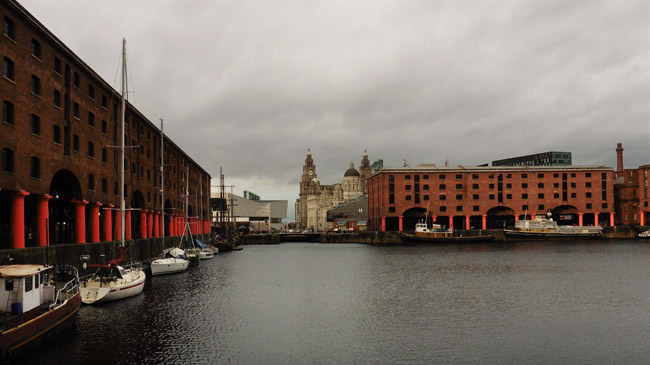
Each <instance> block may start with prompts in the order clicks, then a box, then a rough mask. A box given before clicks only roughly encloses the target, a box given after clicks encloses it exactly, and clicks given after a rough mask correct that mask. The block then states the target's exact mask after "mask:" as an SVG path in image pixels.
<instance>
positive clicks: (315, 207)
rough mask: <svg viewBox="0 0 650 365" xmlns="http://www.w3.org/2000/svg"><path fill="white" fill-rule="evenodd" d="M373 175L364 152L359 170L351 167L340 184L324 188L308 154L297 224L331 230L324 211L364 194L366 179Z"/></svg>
mask: <svg viewBox="0 0 650 365" xmlns="http://www.w3.org/2000/svg"><path fill="white" fill-rule="evenodd" d="M371 173H372V168H371V166H370V160H369V159H368V155H367V153H366V152H364V153H363V157H362V159H361V164H360V166H359V170H357V169H355V168H354V163H353V162H350V167H349V168H348V169H347V170H346V171H345V173H344V174H343V181H342V182H339V183H336V184H333V185H323V184H321V183H320V181H319V180H318V174H317V173H316V164H315V163H314V159H313V157H312V154H311V151H310V150H308V151H307V157H306V158H305V164H304V165H303V167H302V178H301V180H300V199H299V201H298V204H296V221H297V223H298V224H299V226H300V227H301V228H302V229H310V230H314V231H323V230H327V229H330V228H332V227H330V226H329V224H328V222H327V211H328V210H329V209H331V208H332V207H334V206H336V205H338V204H340V203H342V202H345V201H348V200H352V199H357V198H359V197H361V196H363V195H365V194H366V193H367V191H368V190H367V187H366V179H367V178H368V176H370V174H371Z"/></svg>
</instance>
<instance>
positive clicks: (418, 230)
mask: <svg viewBox="0 0 650 365" xmlns="http://www.w3.org/2000/svg"><path fill="white" fill-rule="evenodd" d="M400 238H401V239H402V241H404V242H424V243H470V242H489V241H494V239H495V237H494V236H492V235H457V234H456V233H454V230H452V229H444V228H442V226H441V225H439V224H433V225H432V226H431V228H429V227H428V225H427V224H426V219H425V222H419V223H416V224H415V232H414V233H408V232H402V233H401V234H400Z"/></svg>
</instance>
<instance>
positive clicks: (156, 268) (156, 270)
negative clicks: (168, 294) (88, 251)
mask: <svg viewBox="0 0 650 365" xmlns="http://www.w3.org/2000/svg"><path fill="white" fill-rule="evenodd" d="M164 138H165V135H164V133H163V121H162V119H161V120H160V177H161V178H160V181H165V175H164V172H165V168H164V166H165V161H164V158H163V156H164ZM160 196H161V198H160V202H161V203H160V213H161V217H164V216H165V203H164V201H165V184H164V183H162V184H161V187H160ZM163 230H164V228H163ZM162 246H163V248H164V247H165V234H164V232H163V235H162ZM189 264H190V261H189V259H188V258H187V255H186V254H185V252H184V251H183V250H181V249H179V248H171V249H169V250H165V251H164V252H163V256H162V257H161V258H159V259H155V260H153V261H151V265H150V267H151V275H154V276H155V275H162V274H174V273H179V272H183V271H185V270H187V267H188V266H189Z"/></svg>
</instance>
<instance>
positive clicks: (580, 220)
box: [578, 213, 584, 227]
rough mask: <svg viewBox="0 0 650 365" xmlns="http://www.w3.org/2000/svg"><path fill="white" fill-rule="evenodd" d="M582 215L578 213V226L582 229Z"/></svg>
mask: <svg viewBox="0 0 650 365" xmlns="http://www.w3.org/2000/svg"><path fill="white" fill-rule="evenodd" d="M583 214H584V213H578V226H580V227H582V215H583Z"/></svg>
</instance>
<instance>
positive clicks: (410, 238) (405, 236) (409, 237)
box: [400, 233, 495, 243]
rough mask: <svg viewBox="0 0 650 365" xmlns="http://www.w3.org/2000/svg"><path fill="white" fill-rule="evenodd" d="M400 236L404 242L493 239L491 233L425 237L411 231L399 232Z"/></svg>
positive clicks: (486, 240)
mask: <svg viewBox="0 0 650 365" xmlns="http://www.w3.org/2000/svg"><path fill="white" fill-rule="evenodd" d="M400 238H401V239H402V241H404V242H419V243H474V242H491V241H494V240H495V237H494V236H491V235H480V236H452V237H427V236H420V235H415V234H412V233H401V234H400Z"/></svg>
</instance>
